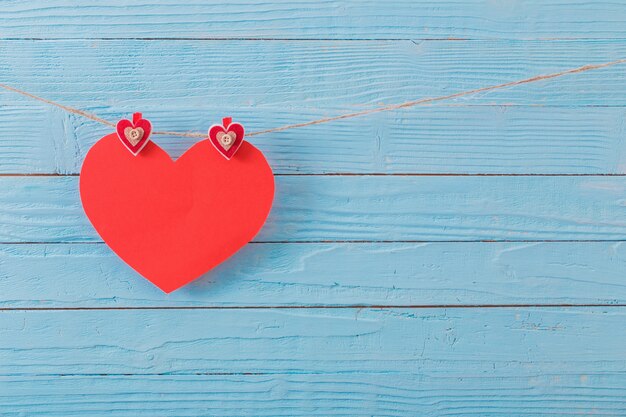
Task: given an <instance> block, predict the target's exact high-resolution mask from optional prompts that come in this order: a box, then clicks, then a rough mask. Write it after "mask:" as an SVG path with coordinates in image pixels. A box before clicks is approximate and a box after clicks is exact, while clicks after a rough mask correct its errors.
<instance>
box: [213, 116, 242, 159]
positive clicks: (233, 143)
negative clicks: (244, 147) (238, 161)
mask: <svg viewBox="0 0 626 417" xmlns="http://www.w3.org/2000/svg"><path fill="white" fill-rule="evenodd" d="M244 134H245V132H244V129H243V126H242V125H241V124H239V123H233V119H232V118H230V117H225V118H224V119H223V120H222V125H213V126H211V127H210V128H209V140H210V141H211V143H212V144H213V146H215V149H217V151H218V152H219V153H220V154H221V155H222V156H223V157H224V158H226V159H231V158H232V157H233V155H235V153H236V152H237V151H238V150H239V147H240V146H241V144H242V143H243V137H244Z"/></svg>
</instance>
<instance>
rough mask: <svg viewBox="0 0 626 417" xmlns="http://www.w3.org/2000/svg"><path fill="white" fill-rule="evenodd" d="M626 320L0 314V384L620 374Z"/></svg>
mask: <svg viewBox="0 0 626 417" xmlns="http://www.w3.org/2000/svg"><path fill="white" fill-rule="evenodd" d="M625 319H626V308H624V307H604V308H575V309H550V308H548V309H546V308H543V309H542V308H496V309H491V310H488V311H486V310H484V309H471V308H470V309H467V308H461V309H380V310H379V309H327V308H326V309H302V308H296V309H286V310H285V309H280V310H277V309H249V310H232V309H226V310H224V309H218V310H113V311H101V310H100V311H94V310H82V311H69V310H60V311H23V310H22V311H15V310H13V311H3V312H0V352H2V361H1V362H0V374H1V375H4V376H17V375H19V376H43V375H60V374H78V375H94V374H140V375H146V374H149V375H156V374H163V373H166V374H178V373H180V374H192V375H193V374H196V373H209V374H223V373H235V374H243V373H262V374H274V373H279V374H285V373H289V374H300V373H305V374H306V373H316V374H350V373H356V374H379V375H380V376H381V377H383V376H384V375H387V376H390V377H391V376H392V375H394V374H408V375H433V376H439V375H441V376H448V377H457V378H463V377H472V376H475V375H483V376H492V377H500V378H507V377H508V378H511V377H512V378H518V377H527V376H536V375H551V374H556V375H563V374H570V375H572V374H574V375H584V374H587V373H592V374H596V375H603V374H608V373H613V374H617V373H620V372H625V371H626V351H625V350H624V346H623V341H622V340H621V339H620V338H619V337H617V336H618V335H620V334H621V333H622V332H621V330H623V329H624V326H625V324H624V323H625ZM503 347H506V348H503Z"/></svg>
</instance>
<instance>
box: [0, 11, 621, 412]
mask: <svg viewBox="0 0 626 417" xmlns="http://www.w3.org/2000/svg"><path fill="white" fill-rule="evenodd" d="M0 9H1V10H0V39H2V41H1V42H0V57H1V58H0V83H6V84H9V85H13V86H15V87H18V88H22V89H25V90H27V91H29V92H32V93H34V94H38V95H41V96H42V97H45V98H48V99H52V100H56V101H59V102H61V103H63V104H67V105H70V106H75V107H79V108H82V109H85V110H88V111H90V112H93V113H95V114H97V115H99V116H102V117H105V118H106V119H107V120H111V121H116V120H118V119H119V118H121V117H128V115H129V114H130V113H132V112H133V111H142V112H143V113H144V114H145V115H146V116H147V117H148V118H150V119H151V120H152V121H153V122H154V123H155V127H157V128H158V130H175V131H200V132H202V131H205V130H206V128H207V127H208V126H209V125H210V124H212V123H214V122H216V121H219V120H220V119H221V118H222V117H223V116H225V115H229V114H230V115H232V116H234V117H235V118H236V119H238V120H240V121H242V122H243V123H244V124H245V125H246V127H247V129H248V131H256V130H264V129H269V128H274V127H277V126H282V125H286V124H293V123H300V122H306V121H309V120H314V119H319V118H323V117H328V116H335V115H338V114H343V113H350V112H354V111H359V110H364V109H371V108H374V107H377V106H382V105H388V104H396V103H401V102H405V101H409V100H415V99H420V98H427V97H437V96H443V95H448V94H452V93H456V92H460V91H466V90H471V89H475V88H480V87H485V86H490V85H495V84H499V83H504V82H509V81H514V80H519V79H523V78H527V77H531V76H535V75H538V74H548V73H553V72H557V71H562V70H566V69H570V68H575V67H580V66H582V65H586V64H594V63H602V62H607V61H613V60H616V59H622V58H626V43H625V42H624V39H626V26H625V25H624V24H623V22H624V20H625V17H626V8H625V7H623V4H620V2H609V1H602V0H601V1H597V2H590V1H572V0H551V1H540V0H519V1H507V2H497V1H495V2H494V1H483V0H476V1H466V2H458V1H449V0H444V1H435V0H425V1H420V2H415V1H413V0H396V1H393V2H378V1H374V0H364V1H360V0H359V1H357V0H347V1H341V2H340V1H336V0H322V1H315V2H312V1H310V0H295V1H287V0H272V1H269V2H264V3H259V2H246V1H243V2H242V1H235V2H220V1H211V2H209V1H204V0H184V1H180V2H178V1H173V0H159V1H153V2H135V3H133V4H129V3H128V2H123V1H121V0H111V1H107V2H106V4H105V3H104V2H100V3H95V2H92V1H85V0H80V1H77V2H68V1H66V0H51V1H42V0H32V1H24V0H7V1H3V2H2V6H1V7H0ZM104 38H110V39H104ZM209 38H212V39H213V40H209ZM453 38H454V39H455V40H453ZM37 39H39V40H37ZM42 39H44V40H42ZM226 39H229V40H226ZM426 39H431V41H429V40H426ZM432 39H447V40H432ZM460 39H463V40H460ZM467 39H470V40H467ZM625 68H626V65H621V66H615V67H610V68H606V69H603V70H598V71H590V72H585V73H579V74H572V75H569V76H566V77H562V78H558V79H553V80H549V81H542V82H537V83H534V84H526V85H523V86H522V85H520V86H517V87H514V88H507V89H502V90H498V91H491V92H489V93H483V94H473V95H468V96H464V97H462V98H457V99H456V100H450V101H446V102H441V103H439V104H438V105H436V106H435V105H433V106H421V107H417V108H413V109H410V110H403V111H394V112H389V113H383V114H377V115H371V116H367V117H363V118H357V119H352V120H344V121H340V122H335V123H329V124H327V125H319V126H312V127H308V128H302V129H297V130H292V131H286V132H281V133H277V134H272V135H261V136H255V137H250V140H251V142H253V143H254V144H255V145H257V146H259V147H260V148H261V149H262V150H263V151H264V152H265V153H266V154H267V155H268V158H269V159H270V162H271V164H272V166H273V167H274V169H275V171H276V173H277V174H279V175H278V176H277V177H276V178H277V183H278V190H277V200H276V205H275V208H274V210H273V212H272V214H271V217H270V220H269V222H268V224H267V226H266V227H265V228H264V230H263V231H262V233H261V234H260V235H259V237H258V239H257V242H256V243H254V244H251V245H249V246H247V247H246V248H244V249H243V250H242V251H241V252H240V253H238V254H237V255H235V256H234V257H233V258H232V259H231V260H229V261H228V262H226V263H225V264H224V265H222V266H220V267H219V268H217V269H216V270H214V271H212V272H211V273H209V274H207V275H206V276H205V277H203V278H202V279H200V280H199V281H197V282H195V283H193V284H192V285H190V286H188V287H185V288H183V289H182V290H180V291H178V292H176V293H174V294H172V295H170V296H165V295H163V294H161V293H160V292H158V290H156V289H155V288H154V287H152V286H151V285H150V284H149V283H147V282H146V281H144V280H143V279H141V278H140V277H138V276H137V275H136V274H135V273H134V272H132V271H131V270H130V268H128V267H127V266H125V265H124V264H123V262H122V261H120V260H119V259H118V258H117V257H115V256H114V255H113V254H112V253H111V252H110V250H109V249H108V248H106V246H105V245H104V244H103V243H101V242H99V239H98V237H97V235H96V234H95V232H94V231H93V229H92V227H91V226H90V225H89V223H88V222H87V220H86V218H85V216H84V214H83V212H82V208H81V207H80V202H79V199H78V192H77V181H78V178H76V177H63V176H62V177H30V176H22V175H23V174H62V175H64V174H76V173H78V172H79V169H80V164H81V162H82V160H83V158H84V156H85V153H86V151H87V150H88V149H89V147H90V146H91V145H92V144H93V143H95V141H96V140H97V139H99V138H100V137H101V136H103V135H104V134H105V133H108V132H109V129H108V128H106V127H103V126H99V125H96V124H94V123H93V122H89V121H85V120H84V119H81V118H79V117H76V116H70V115H67V114H64V113H62V112H60V111H59V110H57V109H54V108H50V107H47V106H44V105H41V104H39V103H36V102H33V101H31V100H29V99H26V98H24V97H20V96H18V95H15V94H9V93H2V94H0V174H17V175H18V176H16V177H11V176H1V175H0V242H4V243H0V294H1V296H0V416H2V417H5V416H6V417H9V416H11V417H17V416H19V417H30V416H41V415H45V416H47V417H54V416H59V417H60V416H63V417H66V416H81V417H83V416H94V417H104V416H105V415H106V416H112V417H118V416H119V417H121V416H150V417H160V416H162V417H178V416H180V417H183V416H185V417H187V416H206V415H211V416H235V415H237V416H241V415H250V416H268V417H269V416H272V417H274V416H297V417H302V416H313V415H319V416H350V417H355V416H363V417H365V416H368V417H371V416H398V417H400V416H406V417H414V416H418V415H419V416H429V417H435V416H437V417H440V416H475V417H483V416H484V417H486V416H512V417H515V416H520V417H522V416H523V417H530V416H571V415H602V416H624V415H626V401H625V396H624V390H625V387H626V353H625V352H626V351H625V349H624V346H623V345H624V343H623V339H624V338H623V337H622V334H623V333H624V329H626V326H625V325H624V323H626V320H625V319H626V307H624V304H626V292H625V291H624V288H626V281H625V280H624V271H625V270H626V253H625V252H624V248H625V247H626V245H624V241H625V240H626V203H625V201H626V200H625V198H624V195H626V193H625V191H626V176H615V177H602V176H593V177H589V176H581V177H570V176H556V177H548V176H524V177H505V176H497V177H484V176H472V177H464V176H456V175H457V174H471V175H480V174H522V175H526V174H531V175H532V174H576V175H579V174H582V175H586V174H594V175H597V174H599V175H602V174H625V173H626V171H625V168H624V167H626V163H625V162H624V161H626V154H625V145H624V144H625V143H626V142H625V141H624V137H625V133H626V127H625V126H626V125H625V124H624V119H625V116H626V110H625V106H626V100H625V97H626V72H625ZM337 138H340V140H337ZM154 139H155V140H156V141H157V142H158V143H159V144H161V145H162V146H164V147H165V148H166V150H167V151H168V152H170V153H171V154H172V155H173V156H174V157H177V156H179V155H180V154H181V153H182V152H183V151H184V150H185V149H187V148H188V147H189V146H191V144H192V143H193V142H195V140H188V139H180V138H172V137H165V136H162V137H155V138H154ZM327 173H340V174H350V175H342V176H321V175H316V174H327ZM285 174H306V175H304V176H300V175H298V176H291V175H285ZM308 174H313V175H308ZM352 174H357V176H354V175H352ZM363 174H400V175H394V176H375V175H363ZM403 174H453V175H455V176H436V177H433V176H405V175H403ZM487 240H489V241H491V240H511V241H515V242H487ZM369 241H371V242H369ZM402 241H405V242H402ZM411 241H429V242H430V243H419V242H411ZM457 241H458V242H457ZM517 241H520V242H517ZM532 241H538V242H532ZM29 242H31V243H29ZM33 242H35V243H33ZM37 242H40V243H37ZM263 242H266V243H263ZM267 242H274V243H267ZM507 304H508V305H509V306H505V305H507ZM512 304H536V305H539V304H542V305H544V306H543V307H537V306H529V307H521V306H518V307H513V306H512ZM567 304H577V305H579V306H578V307H576V308H571V307H567V306H566V305H567ZM592 304H606V305H605V306H602V307H600V306H596V307H592V306H590V305H592ZM364 305H370V306H371V305H374V306H386V307H384V308H381V307H378V308H371V307H369V308H367V307H364V308H362V307H360V306H364ZM447 305H455V306H456V308H450V307H446V306H447ZM547 305H550V307H548V306H547ZM583 305H586V306H583ZM433 306H438V307H433ZM487 306H488V307H487ZM198 307H201V308H198ZM35 309H36V310H35Z"/></svg>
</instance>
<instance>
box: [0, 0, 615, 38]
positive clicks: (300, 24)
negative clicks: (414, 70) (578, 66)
mask: <svg viewBox="0 0 626 417" xmlns="http://www.w3.org/2000/svg"><path fill="white" fill-rule="evenodd" d="M3 3H4V4H3V9H2V14H0V27H1V28H2V37H4V38H16V37H26V38H33V37H42V38H68V37H69V38H76V37H78V38H84V37H121V38H131V37H140V38H146V37H147V38H155V37H172V38H185V37H196V38H214V37H217V38H229V37H243V38H249V37H253V38H258V37H266V38H267V37H269V38H305V39H311V38H312V39H315V38H332V39H336V38H339V39H343V38H349V39H372V38H404V39H415V38H451V37H452V38H518V39H529V38H530V39H537V38H625V37H626V28H624V25H623V21H624V20H625V19H626V11H625V10H624V8H623V7H622V4H621V3H620V2H611V1H594V2H586V1H585V2H580V1H572V0H553V1H549V2H546V1H541V0H524V1H508V2H492V1H483V0H472V1H464V2H458V1H452V0H445V1H437V0H428V1H420V2H415V1H412V0H395V1H393V2H379V1H375V0H366V1H363V0H349V1H338V0H323V1H311V0H297V1H293V0H272V1H266V2H263V3H262V4H260V3H258V2H254V1H245V2H242V1H238V2H227V1H206V0H185V1H180V2H177V1H175V0H167V1H159V2H134V3H132V4H130V3H128V2H125V1H122V0H113V1H107V2H106V3H97V2H93V1H89V0H81V1H73V2H68V1H66V0H54V1H47V0H34V1H33V0H30V1H27V0H10V1H4V2H3Z"/></svg>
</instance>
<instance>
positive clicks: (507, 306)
mask: <svg viewBox="0 0 626 417" xmlns="http://www.w3.org/2000/svg"><path fill="white" fill-rule="evenodd" d="M598 307H600V308H623V307H626V304H623V303H622V304H602V303H591V304H571V303H569V304H407V305H404V304H390V305H376V304H372V305H369V304H346V305H273V306H263V305H258V306H178V307H176V306H126V307H2V308H0V312H3V311H119V310H387V309H414V310H419V309H518V308H598Z"/></svg>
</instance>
